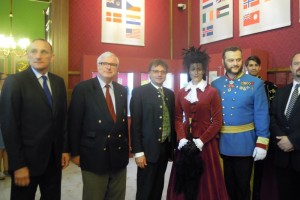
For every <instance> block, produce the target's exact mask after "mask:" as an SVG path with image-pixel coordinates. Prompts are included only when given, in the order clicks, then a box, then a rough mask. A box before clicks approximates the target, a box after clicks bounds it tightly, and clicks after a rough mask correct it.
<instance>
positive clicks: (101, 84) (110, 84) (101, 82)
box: [97, 76, 113, 89]
mask: <svg viewBox="0 0 300 200" xmlns="http://www.w3.org/2000/svg"><path fill="white" fill-rule="evenodd" d="M97 78H98V81H99V83H100V87H101V88H105V86H106V83H105V82H104V81H103V80H102V79H101V78H99V76H97ZM108 85H109V86H110V88H112V89H113V84H112V81H111V82H110V83H109V84H108Z"/></svg>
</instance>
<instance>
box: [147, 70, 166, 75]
mask: <svg viewBox="0 0 300 200" xmlns="http://www.w3.org/2000/svg"><path fill="white" fill-rule="evenodd" d="M151 72H152V73H153V74H159V73H161V74H163V75H165V74H166V73H167V71H164V70H162V71H160V70H151Z"/></svg>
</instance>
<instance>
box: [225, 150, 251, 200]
mask: <svg viewBox="0 0 300 200" xmlns="http://www.w3.org/2000/svg"><path fill="white" fill-rule="evenodd" d="M221 156H222V159H223V166H224V177H225V184H226V189H227V192H228V195H229V197H230V199H231V200H250V179H251V173H252V165H253V158H252V157H251V156H247V157H238V156H225V155H221Z"/></svg>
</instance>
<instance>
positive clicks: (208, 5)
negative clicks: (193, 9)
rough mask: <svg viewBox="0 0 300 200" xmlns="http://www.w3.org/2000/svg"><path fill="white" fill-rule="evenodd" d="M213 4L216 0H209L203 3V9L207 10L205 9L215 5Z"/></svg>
mask: <svg viewBox="0 0 300 200" xmlns="http://www.w3.org/2000/svg"><path fill="white" fill-rule="evenodd" d="M213 5H214V2H208V3H206V4H204V3H203V4H202V9H203V10H205V9H207V8H209V7H211V6H213Z"/></svg>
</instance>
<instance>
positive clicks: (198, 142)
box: [193, 138, 204, 151]
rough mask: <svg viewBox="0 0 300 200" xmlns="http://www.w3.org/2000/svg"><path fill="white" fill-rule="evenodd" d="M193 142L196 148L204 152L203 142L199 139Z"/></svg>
mask: <svg viewBox="0 0 300 200" xmlns="http://www.w3.org/2000/svg"><path fill="white" fill-rule="evenodd" d="M193 141H194V143H195V144H196V146H197V147H198V149H199V150H200V151H202V148H203V145H204V144H203V142H202V141H201V140H200V139H199V138H197V139H193Z"/></svg>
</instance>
